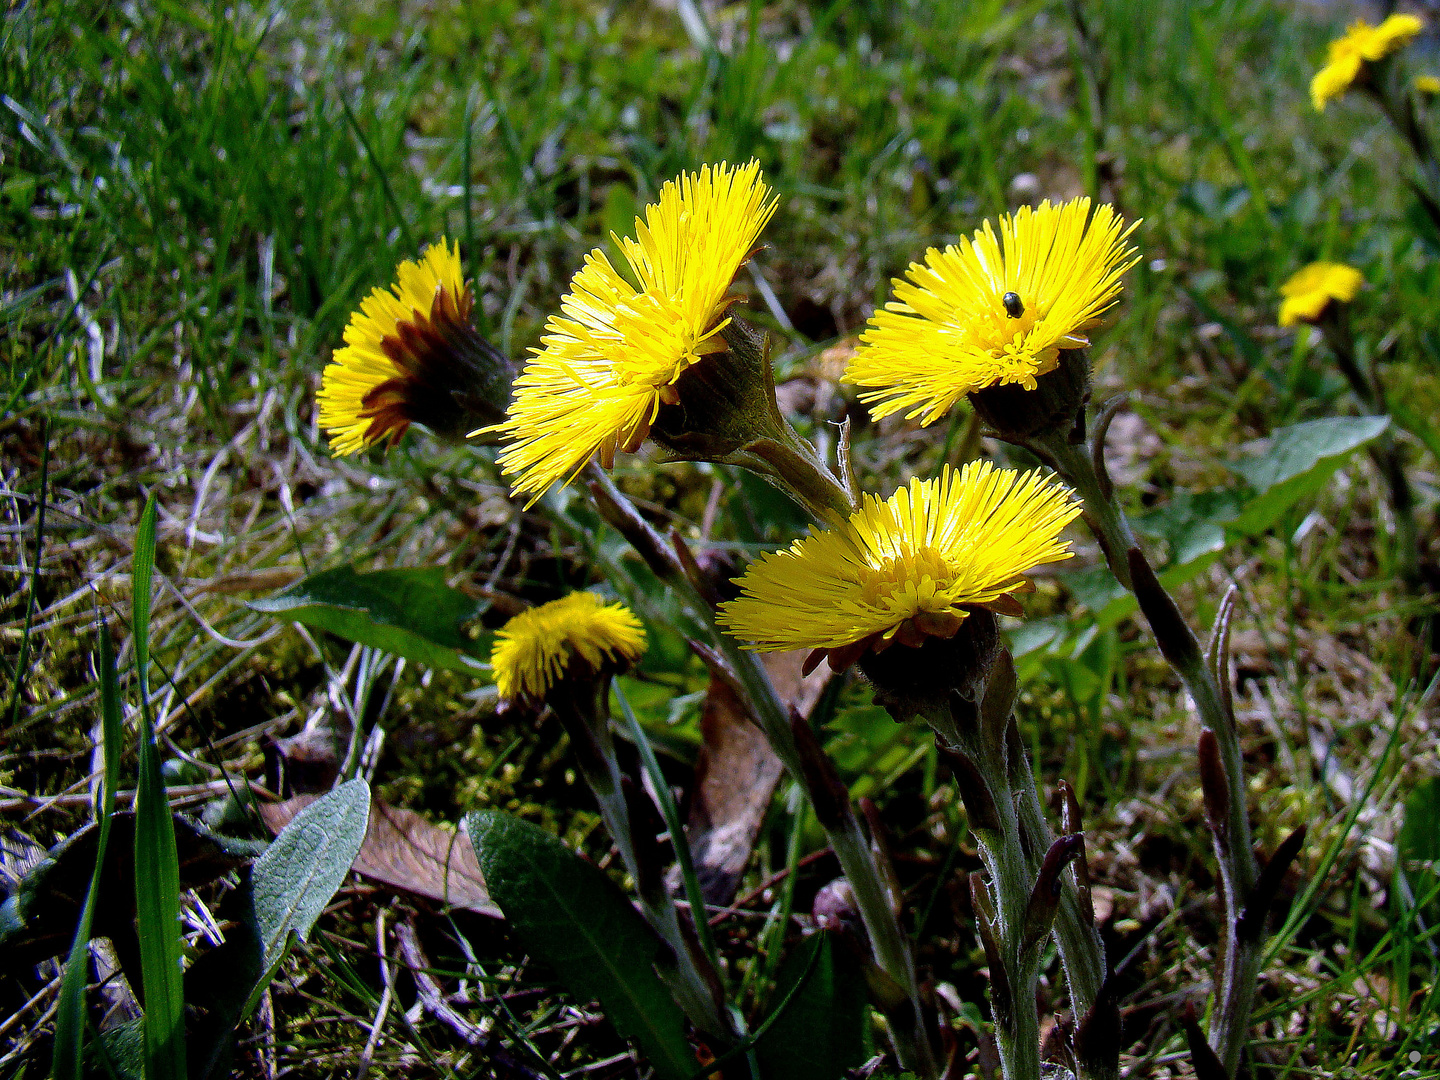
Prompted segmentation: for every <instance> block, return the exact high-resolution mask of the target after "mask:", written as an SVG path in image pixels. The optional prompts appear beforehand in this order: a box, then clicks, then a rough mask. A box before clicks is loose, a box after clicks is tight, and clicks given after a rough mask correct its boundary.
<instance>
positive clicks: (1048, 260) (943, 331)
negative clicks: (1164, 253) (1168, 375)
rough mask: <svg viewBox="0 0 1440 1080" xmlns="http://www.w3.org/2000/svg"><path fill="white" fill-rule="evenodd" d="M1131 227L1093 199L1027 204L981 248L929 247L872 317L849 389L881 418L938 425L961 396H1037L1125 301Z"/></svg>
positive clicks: (983, 236)
mask: <svg viewBox="0 0 1440 1080" xmlns="http://www.w3.org/2000/svg"><path fill="white" fill-rule="evenodd" d="M1138 224H1139V222H1135V223H1134V224H1132V225H1131V226H1130V227H1129V228H1128V229H1127V228H1125V223H1124V221H1123V220H1121V218H1120V217H1119V216H1117V215H1116V213H1115V211H1114V210H1113V209H1112V208H1111V207H1109V206H1100V207H1098V208H1096V210H1095V215H1094V217H1093V218H1091V216H1090V200H1089V199H1086V198H1079V199H1072V200H1071V201H1070V202H1067V203H1065V204H1063V205H1060V206H1056V205H1054V204H1052V203H1051V202H1049V201H1048V200H1047V201H1045V202H1042V203H1041V204H1040V205H1039V207H1038V208H1032V207H1029V206H1022V207H1021V208H1020V209H1019V210H1018V211H1017V212H1016V213H1015V215H1014V216H1013V217H1011V216H1009V215H1007V216H1005V217H1003V218H1001V219H1000V236H999V238H998V239H997V238H996V236H995V232H994V230H993V229H992V228H991V227H990V222H989V221H986V222H985V224H984V226H983V227H982V228H981V229H979V230H977V231H976V232H975V235H974V240H973V241H972V240H967V239H965V238H963V237H962V238H961V240H960V245H959V246H958V247H956V246H955V245H953V244H952V245H950V246H949V247H947V248H946V249H945V250H944V251H938V250H936V249H935V248H931V249H930V250H929V251H927V252H926V253H925V265H923V266H922V265H920V264H919V263H911V264H910V270H909V279H910V280H908V281H902V280H900V279H898V278H897V279H895V281H894V283H893V284H894V286H895V300H893V301H891V302H890V303H888V304H886V305H885V308H884V310H882V311H877V312H876V313H875V314H874V316H873V317H872V318H871V319H870V326H869V328H868V329H867V330H866V331H865V332H864V333H863V334H862V335H861V336H860V341H861V347H860V349H859V351H858V352H857V353H856V355H855V357H854V359H853V360H851V362H850V367H849V369H848V370H847V371H846V373H845V378H844V381H845V382H847V383H850V384H852V385H855V386H861V387H866V388H867V389H866V390H865V391H864V392H863V393H861V395H860V400H861V401H863V402H865V403H866V404H867V405H869V406H870V411H871V413H872V414H873V415H874V416H875V417H876V418H879V417H882V416H888V415H890V414H891V413H893V412H898V411H900V410H901V409H905V410H908V411H907V412H906V414H905V415H906V418H907V419H912V418H914V417H917V416H921V417H923V418H922V420H921V423H923V424H931V423H934V422H935V421H936V420H938V419H939V418H940V417H941V416H943V415H945V413H946V412H947V411H948V410H949V409H950V407H951V406H953V405H954V404H955V402H956V401H957V400H959V399H960V398H961V397H962V396H963V395H965V394H971V393H974V392H975V391H977V390H983V389H985V388H986V387H990V386H1004V385H1007V384H1012V383H1017V384H1019V385H1020V386H1022V387H1024V388H1025V389H1026V390H1034V389H1035V385H1036V383H1035V380H1036V377H1037V376H1040V375H1044V374H1046V373H1048V372H1050V371H1052V370H1054V368H1055V366H1056V364H1057V362H1058V359H1059V354H1060V350H1061V349H1083V348H1085V347H1086V346H1087V345H1089V344H1090V341H1089V339H1088V337H1086V332H1087V331H1088V330H1089V329H1090V327H1092V326H1093V325H1094V324H1095V323H1096V322H1097V321H1098V319H1099V317H1100V316H1101V315H1102V314H1103V313H1104V312H1105V310H1106V309H1108V308H1109V307H1110V306H1111V305H1112V304H1114V303H1115V301H1116V299H1117V298H1118V297H1119V295H1120V277H1121V275H1122V274H1124V273H1125V271H1126V270H1128V269H1130V267H1132V266H1134V265H1135V263H1136V261H1137V260H1138V256H1137V255H1136V254H1135V249H1134V248H1132V247H1129V246H1128V245H1127V244H1126V243H1125V240H1126V238H1127V237H1129V235H1130V234H1131V233H1132V232H1133V231H1134V230H1135V227H1136V225H1138Z"/></svg>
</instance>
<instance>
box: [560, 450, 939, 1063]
mask: <svg viewBox="0 0 1440 1080" xmlns="http://www.w3.org/2000/svg"><path fill="white" fill-rule="evenodd" d="M587 475H588V476H589V477H590V481H591V483H590V492H591V495H592V496H593V497H594V499H595V504H596V507H597V509H598V510H599V511H600V515H601V517H603V518H604V519H605V520H606V521H607V522H609V523H610V525H611V526H613V527H614V528H615V529H616V530H617V531H618V532H619V533H620V534H621V535H622V536H624V537H625V538H626V540H628V541H629V542H630V545H631V546H632V547H633V548H634V549H635V551H636V552H637V553H638V554H639V555H640V557H641V558H643V559H644V560H645V562H646V564H647V565H648V566H649V567H650V569H651V571H652V572H653V573H654V574H655V575H656V576H657V577H658V578H659V579H660V580H661V581H663V582H665V583H666V584H667V585H668V586H669V587H670V588H671V589H672V590H673V591H674V593H675V595H676V597H677V598H678V599H679V600H680V601H681V604H682V605H683V606H684V608H685V610H686V613H687V614H688V615H689V617H690V618H691V619H693V620H695V622H696V623H698V624H700V625H703V626H705V627H706V628H707V629H708V632H709V637H710V639H711V642H712V645H713V648H714V651H715V657H714V658H715V660H716V661H719V662H723V665H724V666H725V667H726V669H727V671H728V674H729V675H730V676H731V677H733V679H734V681H735V682H736V683H738V684H739V687H740V688H741V689H742V690H743V691H744V692H745V697H746V698H747V699H748V701H747V704H748V705H749V706H750V711H751V715H752V716H753V717H754V718H755V720H756V722H757V723H758V724H759V726H760V729H761V731H763V732H764V734H765V737H766V739H767V740H768V741H769V743H770V746H771V748H772V749H773V750H774V751H775V754H776V756H777V757H778V758H779V759H780V761H781V764H783V765H784V766H785V769H786V771H787V772H788V773H789V774H790V776H791V778H792V779H794V780H795V782H796V783H798V784H799V785H800V787H801V790H803V791H804V792H805V794H806V797H807V798H808V799H809V801H810V803H811V805H812V806H814V807H816V808H817V813H816V817H817V819H819V820H820V822H821V824H822V826H823V827H824V828H825V833H826V836H827V838H828V839H829V841H830V846H831V849H832V850H833V851H834V852H835V856H836V858H837V859H838V860H839V863H840V867H841V870H842V871H843V872H844V874H845V876H846V878H847V879H848V880H849V882H850V887H851V889H852V890H853V892H854V895H855V903H856V907H857V908H859V911H860V917H861V920H862V921H863V922H864V924H865V929H866V931H867V932H868V933H869V936H870V945H871V949H872V951H873V953H874V958H875V962H876V964H877V965H878V966H879V967H880V968H881V970H882V971H884V973H885V974H886V975H887V976H889V978H890V979H891V980H892V981H893V982H894V983H895V984H896V985H897V986H898V987H899V988H900V990H901V991H902V1003H900V1004H899V1005H897V1006H896V1007H894V1008H890V1009H887V1011H886V1016H887V1019H888V1020H889V1021H890V1029H891V1035H892V1037H893V1039H894V1042H895V1052H896V1056H897V1057H898V1058H899V1059H900V1064H901V1065H902V1067H904V1068H906V1069H909V1070H911V1071H912V1072H915V1073H916V1074H918V1075H919V1076H920V1077H922V1078H925V1080H933V1078H934V1077H936V1076H937V1075H938V1073H939V1068H938V1066H937V1064H936V1059H935V1052H934V1049H933V1048H932V1046H931V1044H930V1039H929V1036H928V1034H927V1032H926V1027H925V1022H924V1014H923V1011H922V1009H921V1005H920V990H919V984H918V982H917V980H916V977H915V965H914V960H913V959H912V957H911V955H910V947H909V943H908V941H907V939H906V937H905V934H904V932H903V931H902V930H901V927H900V922H899V918H898V916H897V915H896V913H895V911H894V910H893V909H892V908H891V906H890V903H889V900H888V898H887V893H886V888H885V884H884V882H885V879H884V876H883V875H882V872H881V869H880V867H879V865H878V864H877V863H876V861H875V855H874V853H873V851H872V850H871V847H870V845H869V844H868V843H867V842H866V841H865V837H864V834H863V833H862V832H861V830H860V825H859V822H858V821H857V820H856V819H855V815H854V812H853V811H852V810H851V808H850V801H849V796H848V793H847V794H846V795H845V797H844V798H843V800H837V798H836V793H835V792H834V791H826V790H824V788H823V787H822V786H821V785H820V784H819V782H818V779H819V778H818V777H817V776H816V772H815V770H814V769H813V768H807V765H806V762H805V761H804V760H803V759H802V755H801V750H800V748H799V747H798V746H797V745H796V741H795V733H794V730H793V729H792V728H791V726H790V716H789V711H788V709H787V708H786V706H785V704H784V703H783V702H782V701H781V700H780V695H779V694H777V693H776V691H775V688H774V686H773V685H772V684H771V682H770V676H769V675H768V674H767V673H766V671H765V668H764V666H763V665H762V664H761V663H760V660H759V658H758V657H757V656H756V655H755V654H754V653H751V652H746V651H745V650H743V649H741V648H740V647H739V645H738V644H737V643H736V642H735V640H734V639H733V638H731V637H730V636H729V635H728V634H725V633H723V632H722V631H721V630H720V629H719V627H718V626H716V625H715V609H714V607H713V606H712V605H711V604H710V603H709V602H708V601H707V600H705V599H704V597H703V596H702V595H701V592H700V590H699V589H698V588H697V586H696V584H695V583H694V582H692V581H691V580H690V578H689V577H688V576H687V574H686V572H685V569H684V567H683V566H682V565H681V563H680V560H679V558H678V557H677V556H676V554H675V553H674V552H673V551H671V550H670V549H669V548H667V547H666V545H665V543H664V541H662V540H661V538H660V536H659V535H658V534H657V533H656V532H655V530H654V529H652V528H651V527H650V525H649V524H648V523H647V522H646V521H645V520H644V519H643V518H642V517H640V515H639V514H638V513H637V512H636V510H635V508H634V506H633V505H631V503H630V501H629V500H628V499H627V498H626V497H625V495H624V494H623V493H622V492H621V491H620V490H619V488H617V487H616V486H615V484H614V482H613V481H612V480H611V479H610V477H609V476H608V475H607V474H606V473H605V472H604V471H603V470H600V469H596V468H593V467H592V468H591V469H589V470H588V472H587ZM837 803H838V805H837ZM822 806H830V807H832V808H835V809H836V811H837V812H836V813H835V814H821V813H820V812H819V808H820V807H822Z"/></svg>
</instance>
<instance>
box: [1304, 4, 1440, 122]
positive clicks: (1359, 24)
mask: <svg viewBox="0 0 1440 1080" xmlns="http://www.w3.org/2000/svg"><path fill="white" fill-rule="evenodd" d="M1424 28H1425V23H1424V21H1423V20H1421V19H1420V18H1418V17H1417V16H1415V15H1391V16H1390V17H1389V18H1388V19H1386V20H1385V21H1384V22H1382V23H1381V24H1380V25H1379V26H1371V25H1370V24H1369V23H1367V22H1365V21H1364V20H1363V19H1357V20H1356V21H1355V22H1353V23H1351V24H1350V28H1349V29H1348V30H1346V31H1345V34H1344V36H1343V37H1339V38H1336V39H1335V40H1334V41H1332V42H1330V45H1329V47H1328V49H1327V51H1326V54H1325V66H1324V67H1322V68H1321V69H1320V70H1319V71H1317V72H1316V73H1315V77H1314V78H1313V79H1311V80H1310V100H1311V102H1312V103H1313V104H1314V105H1315V108H1316V109H1317V110H1319V111H1321V112H1323V111H1324V110H1325V106H1326V104H1327V103H1329V101H1330V100H1331V99H1332V98H1337V97H1339V96H1340V95H1341V94H1343V93H1345V91H1346V90H1348V89H1350V87H1351V86H1353V85H1354V84H1355V82H1356V80H1357V79H1359V78H1360V75H1361V72H1362V71H1363V70H1364V68H1365V65H1366V64H1367V63H1373V62H1375V61H1376V60H1380V59H1382V58H1384V57H1386V56H1389V55H1390V54H1391V53H1392V52H1394V51H1395V50H1396V49H1398V48H1400V47H1401V46H1403V45H1405V44H1407V43H1408V42H1409V41H1410V39H1411V38H1413V37H1414V36H1415V35H1416V34H1418V33H1420V31H1421V30H1423V29H1424Z"/></svg>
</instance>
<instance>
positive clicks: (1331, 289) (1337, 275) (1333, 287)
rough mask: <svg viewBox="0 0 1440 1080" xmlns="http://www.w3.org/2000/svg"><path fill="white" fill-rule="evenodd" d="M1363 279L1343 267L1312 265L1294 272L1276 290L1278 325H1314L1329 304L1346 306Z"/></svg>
mask: <svg viewBox="0 0 1440 1080" xmlns="http://www.w3.org/2000/svg"><path fill="white" fill-rule="evenodd" d="M1364 283H1365V279H1364V278H1363V277H1361V276H1360V271H1359V270H1356V269H1355V268H1354V267H1353V266H1346V265H1345V264H1344V263H1333V262H1316V263H1311V264H1310V265H1309V266H1307V267H1305V268H1304V269H1303V270H1298V271H1296V272H1295V273H1294V274H1293V275H1291V277H1290V280H1289V281H1287V282H1285V284H1284V285H1281V286H1280V295H1281V296H1283V297H1284V298H1285V299H1284V300H1283V301H1281V303H1280V325H1281V326H1294V325H1295V324H1296V323H1297V322H1314V321H1315V320H1317V319H1318V318H1320V315H1321V313H1322V312H1324V310H1325V308H1326V307H1327V306H1328V305H1329V303H1330V301H1332V300H1339V301H1341V302H1343V303H1349V302H1350V301H1351V300H1354V299H1355V294H1356V293H1358V292H1359V291H1360V286H1361V285H1363V284H1364Z"/></svg>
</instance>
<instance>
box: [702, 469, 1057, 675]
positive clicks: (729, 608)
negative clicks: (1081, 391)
mask: <svg viewBox="0 0 1440 1080" xmlns="http://www.w3.org/2000/svg"><path fill="white" fill-rule="evenodd" d="M1079 513H1080V504H1079V502H1077V501H1076V500H1075V499H1074V498H1073V497H1072V493H1071V491H1070V490H1069V489H1068V488H1066V487H1063V486H1062V485H1060V484H1058V483H1055V482H1053V481H1052V480H1051V479H1050V478H1049V477H1048V476H1046V475H1043V474H1041V473H1040V472H1039V471H1035V472H1029V473H1025V474H1021V473H1018V472H1016V471H1015V470H1013V469H996V468H994V467H993V466H992V465H991V464H990V463H989V462H988V461H983V462H972V463H971V464H969V465H966V466H965V467H964V468H963V469H961V470H960V471H958V472H957V471H955V470H953V469H951V468H949V467H948V466H947V467H946V468H945V470H944V472H943V473H942V474H941V476H940V478H939V479H938V480H919V479H915V480H911V481H910V485H909V486H908V487H905V488H901V489H900V490H899V491H897V492H895V494H894V495H892V496H891V497H890V498H889V499H888V500H886V501H883V502H882V501H881V500H880V499H879V498H878V497H877V496H874V495H867V496H865V499H864V503H863V505H862V506H861V508H860V509H859V510H858V511H856V512H855V513H854V514H853V515H851V517H850V519H849V521H846V522H840V521H838V520H837V521H836V522H834V523H833V525H832V527H831V528H830V529H828V530H825V531H823V532H822V531H820V530H818V529H815V528H812V529H811V530H810V535H809V536H807V537H805V538H803V539H800V540H797V541H795V543H793V544H792V545H791V546H790V547H789V548H787V549H785V550H783V551H777V552H771V553H769V554H766V555H762V556H761V557H760V559H759V560H758V561H756V562H754V563H752V564H751V566H750V568H749V569H748V570H746V572H745V574H744V576H743V577H741V578H740V580H739V582H738V585H739V587H740V591H741V595H740V597H739V598H738V599H735V600H731V601H729V602H727V603H725V604H722V605H721V607H720V616H719V619H720V625H721V626H723V627H724V628H725V629H726V630H727V631H729V632H730V633H731V634H732V635H733V636H735V637H736V638H739V639H740V640H742V641H744V642H747V644H746V646H745V647H746V648H748V649H756V650H759V651H762V652H773V651H777V650H782V649H813V650H815V652H814V653H812V654H811V657H810V660H809V662H808V663H809V666H811V667H813V666H814V664H816V663H818V662H819V660H820V657H821V655H822V654H828V655H829V658H830V663H831V666H832V667H834V668H836V669H837V670H839V669H841V668H844V667H846V666H848V665H849V664H850V663H853V662H854V661H855V660H856V659H858V658H859V657H860V656H861V655H863V654H864V653H865V652H866V651H867V650H869V649H874V650H876V651H877V652H878V651H881V650H883V649H885V648H888V647H889V646H890V645H891V644H892V643H894V642H899V643H901V644H903V645H908V646H918V645H920V644H921V643H923V641H924V640H925V637H926V636H927V635H928V636H935V637H940V638H951V637H954V635H955V633H956V632H957V631H958V630H959V628H960V624H961V622H962V621H963V620H964V619H965V618H966V617H967V616H968V614H969V609H972V608H988V609H989V610H991V611H997V612H1000V613H1002V614H1011V615H1018V614H1021V608H1020V605H1019V603H1018V602H1017V601H1016V600H1015V598H1014V596H1012V595H1011V594H1012V593H1014V592H1016V591H1022V592H1024V591H1029V589H1030V588H1031V586H1030V584H1029V582H1027V581H1026V579H1025V578H1024V576H1023V575H1024V574H1025V572H1026V571H1028V570H1030V569H1031V568H1032V567H1034V566H1036V565H1038V564H1040V563H1045V562H1054V561H1057V560H1060V559H1068V558H1070V555H1071V552H1070V551H1069V547H1070V543H1069V541H1068V540H1067V541H1061V540H1060V539H1059V535H1060V530H1061V529H1063V528H1064V527H1065V525H1066V524H1067V523H1068V522H1069V521H1071V520H1072V519H1073V518H1074V517H1075V516H1076V515H1077V514H1079Z"/></svg>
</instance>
